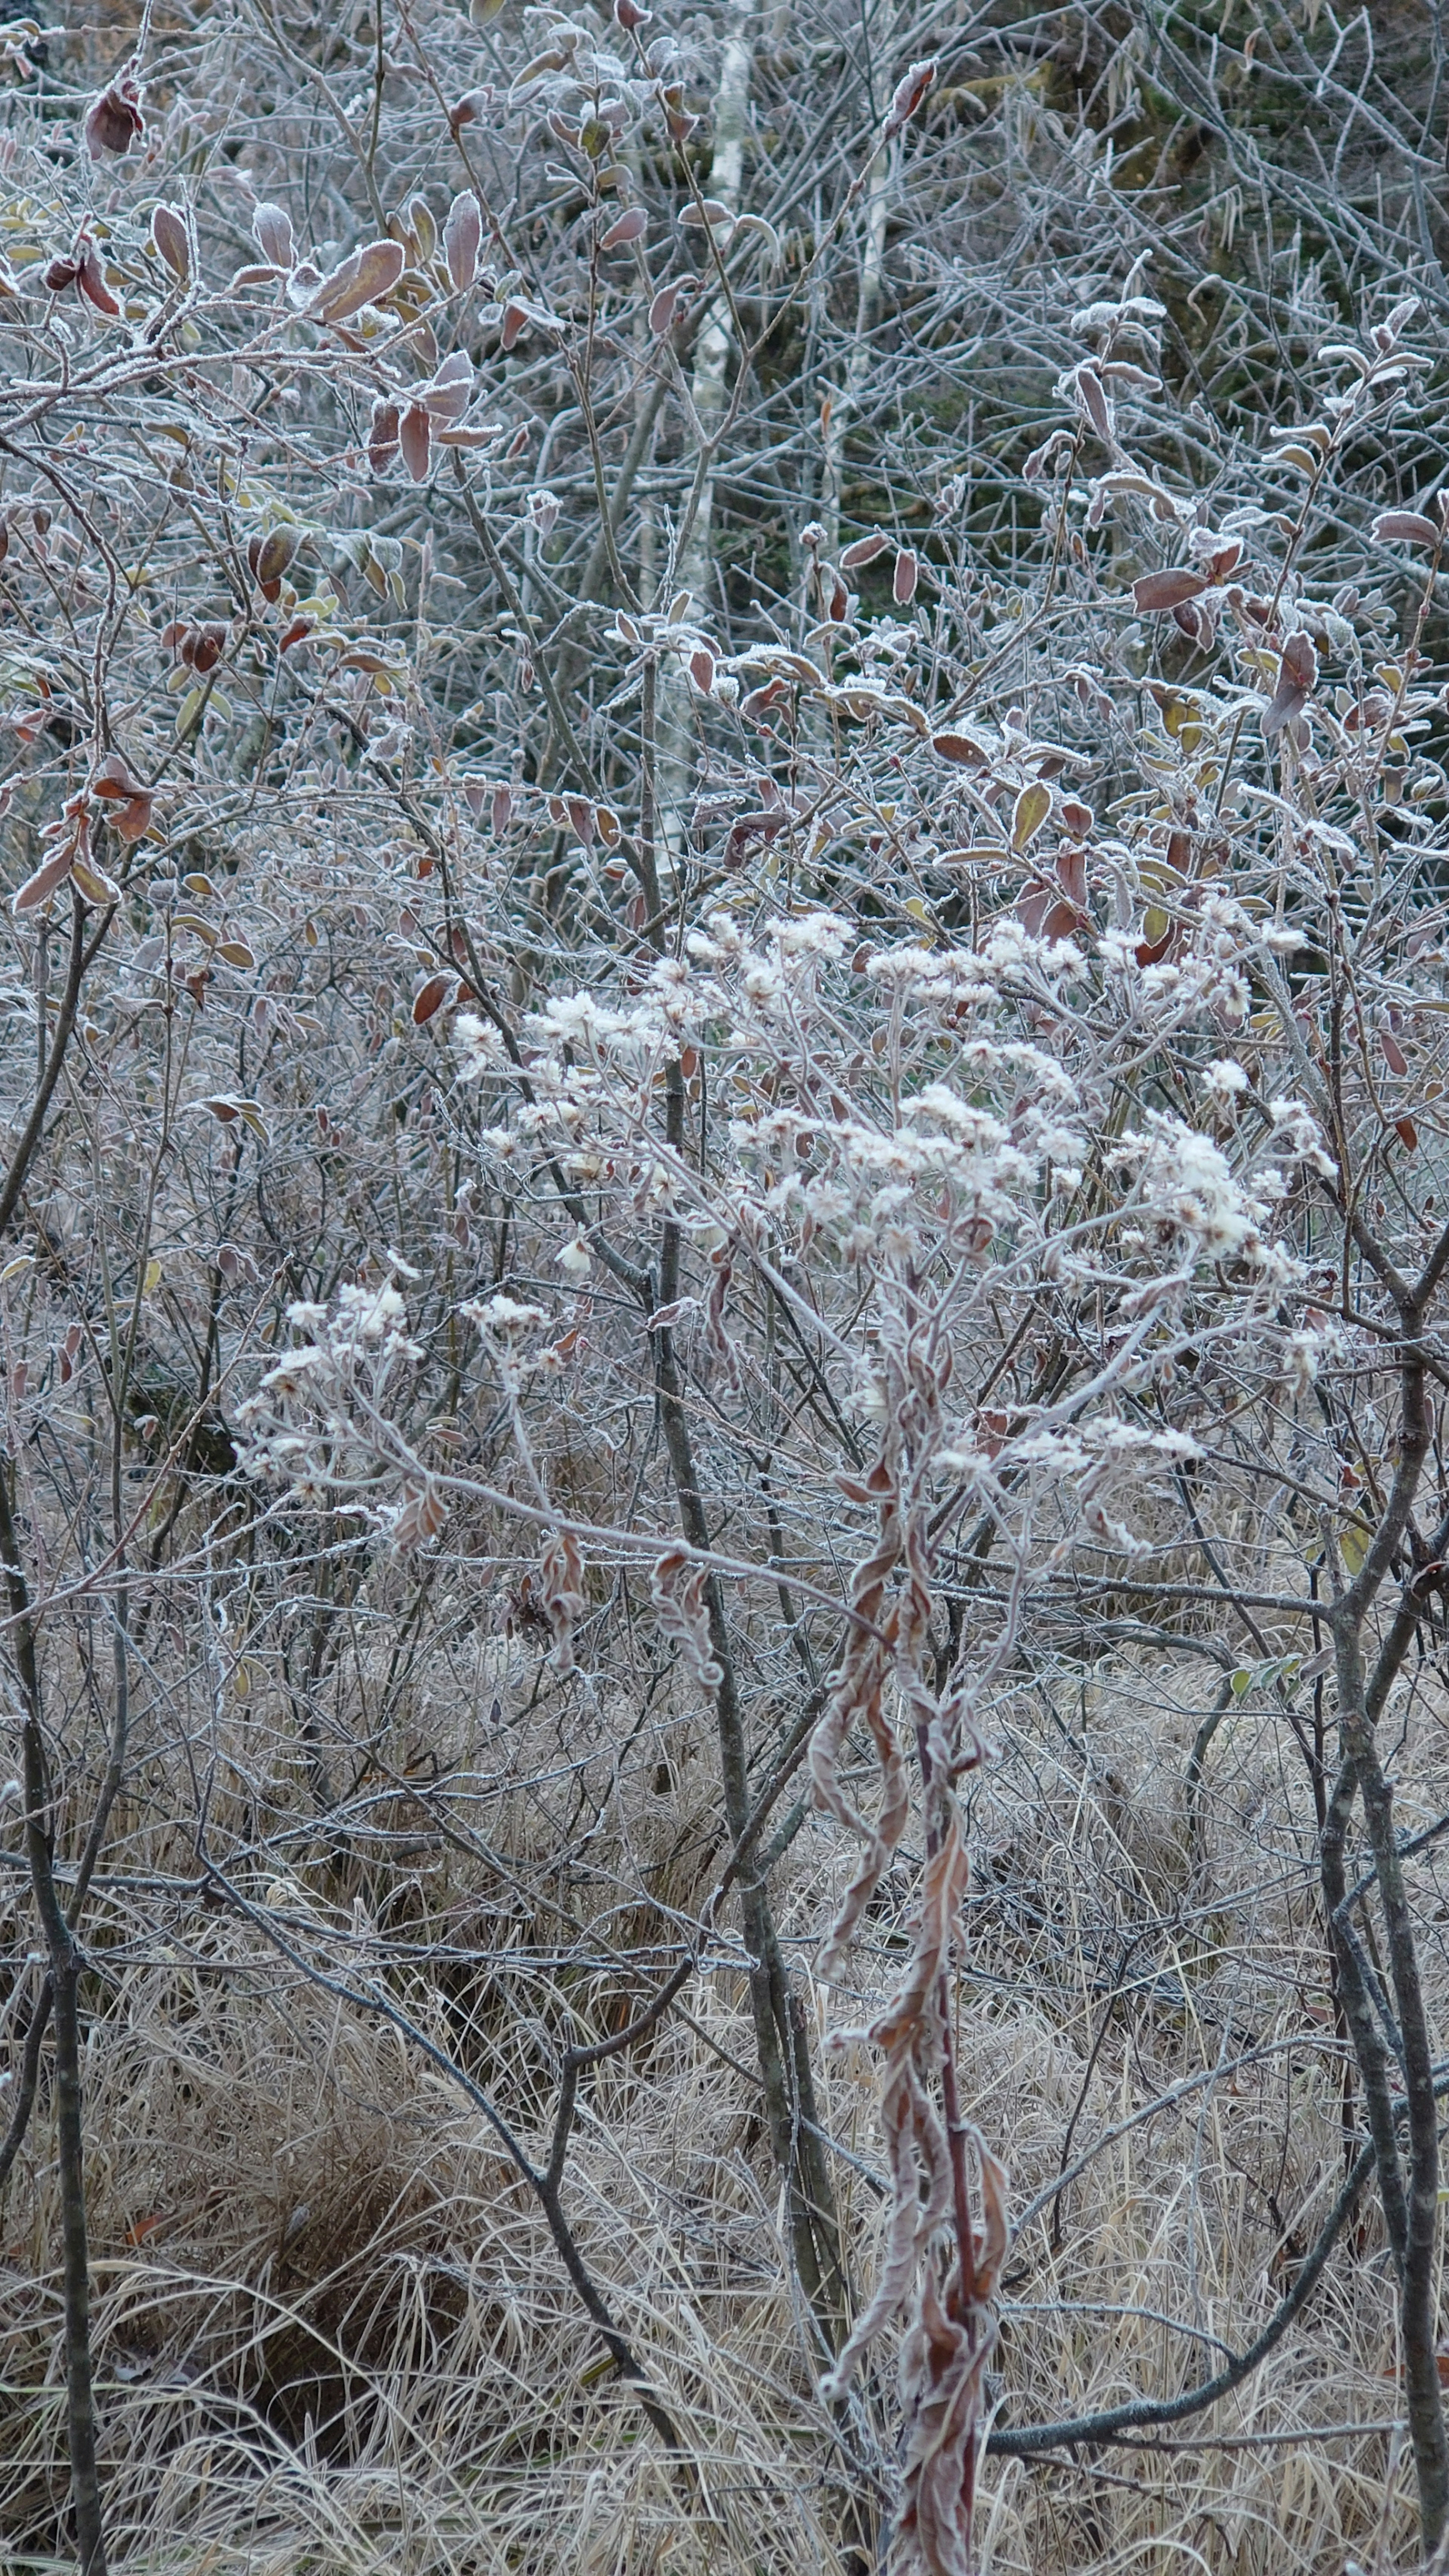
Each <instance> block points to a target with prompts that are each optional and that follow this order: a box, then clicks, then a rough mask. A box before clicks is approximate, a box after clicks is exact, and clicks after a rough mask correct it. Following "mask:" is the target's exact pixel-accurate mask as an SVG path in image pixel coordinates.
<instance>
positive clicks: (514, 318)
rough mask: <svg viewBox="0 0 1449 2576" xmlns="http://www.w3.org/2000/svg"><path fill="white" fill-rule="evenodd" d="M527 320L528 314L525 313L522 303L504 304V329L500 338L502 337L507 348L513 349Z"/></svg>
mask: <svg viewBox="0 0 1449 2576" xmlns="http://www.w3.org/2000/svg"><path fill="white" fill-rule="evenodd" d="M527 320H528V315H527V314H526V313H525V311H524V309H523V306H522V305H521V304H505V305H504V307H503V329H502V331H501V332H500V333H499V338H500V339H501V341H502V343H503V346H504V348H505V349H511V348H512V347H513V345H514V342H515V341H516V340H517V338H518V335H519V332H520V331H521V330H522V329H523V326H524V324H525V322H526V321H527Z"/></svg>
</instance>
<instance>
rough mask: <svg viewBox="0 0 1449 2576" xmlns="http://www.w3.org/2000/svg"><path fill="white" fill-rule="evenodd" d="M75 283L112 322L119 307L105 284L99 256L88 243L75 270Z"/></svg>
mask: <svg viewBox="0 0 1449 2576" xmlns="http://www.w3.org/2000/svg"><path fill="white" fill-rule="evenodd" d="M76 283H77V285H78V286H79V288H80V291H81V293H82V295H84V296H88V297H89V299H90V301H91V303H92V304H93V305H94V306H95V308H96V311H97V312H98V313H104V315H105V317H106V320H107V321H108V322H113V321H114V320H115V318H116V315H117V314H118V313H119V312H120V309H121V308H120V305H119V304H118V303H117V301H116V299H115V297H114V295H113V294H112V293H111V290H110V288H109V287H108V286H107V284H106V278H105V271H104V270H103V268H102V267H101V263H100V259H99V256H98V255H97V253H96V252H95V251H94V250H93V249H92V248H91V246H90V244H89V243H87V245H86V251H85V256H84V258H83V259H82V261H81V264H80V267H79V269H78V270H77V271H76Z"/></svg>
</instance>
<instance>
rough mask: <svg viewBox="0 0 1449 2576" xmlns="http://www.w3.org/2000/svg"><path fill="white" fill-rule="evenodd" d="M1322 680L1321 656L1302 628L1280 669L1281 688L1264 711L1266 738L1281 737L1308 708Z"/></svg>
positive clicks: (1292, 638) (1285, 651) (1286, 648)
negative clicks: (1320, 671) (1315, 688)
mask: <svg viewBox="0 0 1449 2576" xmlns="http://www.w3.org/2000/svg"><path fill="white" fill-rule="evenodd" d="M1317 678H1318V656H1317V654H1316V653H1315V651H1314V649H1313V644H1312V641H1311V639H1310V638H1309V637H1308V636H1307V635H1305V634H1304V633H1303V631H1302V629H1301V628H1299V629H1297V630H1296V631H1295V632H1294V633H1293V634H1292V635H1290V636H1289V638H1288V641H1287V643H1286V644H1285V645H1284V647H1283V658H1282V660H1281V661H1280V663H1279V665H1278V686H1277V688H1276V689H1275V690H1274V692H1273V696H1272V698H1271V700H1270V701H1269V704H1268V705H1267V706H1266V707H1265V708H1264V710H1263V731H1264V733H1265V734H1275V733H1281V732H1282V730H1283V727H1284V726H1285V725H1286V724H1291V723H1292V722H1293V721H1294V719H1295V718H1296V717H1297V716H1298V715H1300V714H1301V712H1302V710H1303V708H1304V707H1305V706H1306V705H1307V703H1308V700H1309V697H1310V695H1311V693H1312V690H1313V685H1314V682H1315V681H1316V679H1317Z"/></svg>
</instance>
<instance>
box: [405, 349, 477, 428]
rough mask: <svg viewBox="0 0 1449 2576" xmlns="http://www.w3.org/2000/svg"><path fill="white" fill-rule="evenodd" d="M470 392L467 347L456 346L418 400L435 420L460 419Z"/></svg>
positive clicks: (469, 362) (471, 362)
mask: <svg viewBox="0 0 1449 2576" xmlns="http://www.w3.org/2000/svg"><path fill="white" fill-rule="evenodd" d="M472 391H473V361H472V359H471V358H470V357H469V355H468V353H467V351H466V349H455V350H454V351H453V354H452V356H451V357H449V358H445V359H444V360H443V363H442V365H441V366H440V367H439V369H438V371H437V374H436V375H435V376H434V377H433V380H432V382H431V384H427V385H424V387H423V390H422V393H421V394H420V396H419V398H418V399H419V400H420V402H421V403H422V404H423V406H424V408H425V410H427V411H428V412H429V413H430V414H431V415H432V417H433V418H434V419H435V420H460V419H461V418H462V415H463V413H464V412H465V411H466V410H467V408H468V397H469V395H470V394H471V393H472Z"/></svg>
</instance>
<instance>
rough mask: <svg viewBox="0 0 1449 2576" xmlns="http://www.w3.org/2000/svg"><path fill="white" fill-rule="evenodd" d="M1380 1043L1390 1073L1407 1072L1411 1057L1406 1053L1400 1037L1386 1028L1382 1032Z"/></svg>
mask: <svg viewBox="0 0 1449 2576" xmlns="http://www.w3.org/2000/svg"><path fill="white" fill-rule="evenodd" d="M1379 1044H1380V1046H1381V1047H1382V1048H1383V1051H1384V1062H1385V1064H1386V1065H1387V1066H1388V1068H1389V1071H1390V1073H1407V1072H1408V1070H1409V1059H1408V1057H1407V1056H1406V1055H1405V1053H1404V1050H1403V1048H1402V1047H1401V1046H1400V1044H1399V1041H1398V1039H1397V1038H1396V1037H1394V1036H1392V1035H1391V1033H1390V1031H1389V1030H1388V1029H1384V1030H1383V1031H1382V1032H1381V1034H1380V1037H1379Z"/></svg>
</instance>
